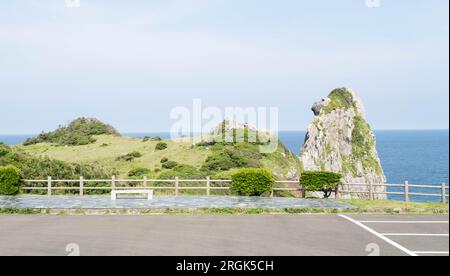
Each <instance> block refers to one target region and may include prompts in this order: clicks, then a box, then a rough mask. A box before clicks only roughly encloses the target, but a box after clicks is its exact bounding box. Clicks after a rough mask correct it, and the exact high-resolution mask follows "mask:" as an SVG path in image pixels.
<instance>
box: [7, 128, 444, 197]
mask: <svg viewBox="0 0 450 276" xmlns="http://www.w3.org/2000/svg"><path fill="white" fill-rule="evenodd" d="M305 134H306V132H304V131H282V132H280V133H279V137H280V139H281V140H282V141H283V143H284V144H285V145H286V146H287V147H288V148H289V149H290V150H291V151H292V152H294V153H296V154H299V152H300V148H301V147H302V145H303V142H304V139H305ZM375 134H376V136H377V148H378V153H379V155H380V158H381V161H382V165H383V168H384V170H385V174H386V176H387V179H388V183H390V184H401V183H404V182H405V181H409V182H410V183H412V184H422V185H440V184H441V183H447V184H448V183H449V173H448V171H449V131H448V130H418V131H414V130H411V131H404V130H401V131H400V130H399V131H393V130H389V131H388V130H386V131H375ZM125 135H127V136H131V137H139V138H140V137H143V136H146V135H147V136H160V137H162V138H163V139H167V138H169V137H170V135H169V133H134V134H125ZM32 136H33V135H0V141H2V142H4V143H6V144H9V145H15V144H20V143H22V142H24V141H25V140H26V139H27V138H28V137H32ZM395 190H396V189H391V191H395ZM399 191H400V190H399ZM412 192H425V193H440V190H435V191H434V190H421V189H412ZM390 199H397V200H402V199H403V198H402V197H400V196H390ZM412 200H413V201H440V198H432V197H416V196H413V197H412Z"/></svg>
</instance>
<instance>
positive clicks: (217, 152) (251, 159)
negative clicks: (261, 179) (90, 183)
mask: <svg viewBox="0 0 450 276" xmlns="http://www.w3.org/2000/svg"><path fill="white" fill-rule="evenodd" d="M93 138H94V139H93V140H95V141H94V142H92V143H90V144H87V145H79V146H69V145H63V146H62V145H59V144H55V143H48V142H42V143H37V144H32V145H20V146H16V147H15V150H17V151H20V152H25V153H27V154H29V155H31V156H34V157H44V156H45V157H48V158H51V159H56V160H61V161H65V162H69V163H81V164H88V165H93V166H101V167H104V168H107V169H110V170H114V171H116V172H117V174H118V175H117V176H119V177H128V176H129V173H130V171H138V172H139V171H140V172H142V173H141V174H139V173H137V174H134V176H137V177H141V176H144V175H146V176H148V177H152V178H153V177H159V176H161V175H163V176H164V175H167V172H168V171H172V170H176V169H177V168H176V167H177V166H178V169H180V168H179V167H180V166H185V167H186V166H189V168H191V169H192V170H193V173H194V174H197V175H200V176H201V175H204V176H206V175H210V176H212V177H217V178H226V177H227V175H228V174H229V173H230V172H232V171H233V170H234V169H236V168H238V167H263V168H267V169H269V170H271V171H273V172H274V173H275V174H276V175H277V177H278V178H279V179H292V178H295V177H296V176H297V174H298V173H299V172H300V168H301V165H300V161H299V159H298V158H297V157H296V156H295V155H294V154H292V153H290V152H289V151H288V150H287V149H286V148H285V147H284V146H283V145H282V144H281V143H280V146H279V147H278V150H277V151H276V152H274V153H270V154H260V153H259V149H258V146H257V145H254V144H251V143H247V142H242V143H235V144H222V143H220V144H216V145H197V146H193V145H192V143H191V141H190V139H178V140H176V141H169V140H167V141H158V139H155V140H152V139H137V138H130V137H123V136H117V135H98V136H93ZM158 144H166V148H165V149H161V150H158V149H157V145H158ZM163 148H164V147H163ZM161 161H165V162H163V163H162V162H161ZM168 162H169V163H173V164H174V166H172V167H171V166H167V165H166V166H165V165H164V164H169V163H168ZM174 162H176V163H174Z"/></svg>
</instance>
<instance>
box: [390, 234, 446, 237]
mask: <svg viewBox="0 0 450 276" xmlns="http://www.w3.org/2000/svg"><path fill="white" fill-rule="evenodd" d="M381 235H383V236H405V237H408V236H417V237H448V234H414V233H383V234H381Z"/></svg>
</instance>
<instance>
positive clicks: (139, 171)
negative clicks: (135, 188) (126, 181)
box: [128, 167, 152, 177]
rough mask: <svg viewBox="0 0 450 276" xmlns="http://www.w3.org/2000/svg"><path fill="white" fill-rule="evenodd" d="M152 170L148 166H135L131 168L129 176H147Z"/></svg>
mask: <svg viewBox="0 0 450 276" xmlns="http://www.w3.org/2000/svg"><path fill="white" fill-rule="evenodd" d="M151 172H152V171H151V170H150V169H147V168H142V167H133V168H131V170H130V171H129V172H128V176H129V177H140V176H145V175H148V174H150V173H151Z"/></svg>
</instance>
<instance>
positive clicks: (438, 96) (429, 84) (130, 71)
mask: <svg viewBox="0 0 450 276" xmlns="http://www.w3.org/2000/svg"><path fill="white" fill-rule="evenodd" d="M72 1H74V0H72ZM75 2H76V0H75ZM370 2H371V3H377V2H378V3H379V5H377V6H378V7H372V8H369V7H368V5H367V3H366V0H342V1H332V0H309V1H304V0H280V1H274V0H149V1H138V0H130V1H119V0H80V6H79V7H78V8H76V7H72V8H70V7H68V6H67V3H66V1H65V0H21V1H16V0H2V1H1V3H0V134H35V133H39V132H41V131H50V130H53V129H55V128H56V127H57V126H58V125H61V124H66V123H68V122H69V121H71V120H73V119H75V118H77V117H81V116H85V117H95V118H98V119H100V120H102V121H104V122H106V123H109V124H112V125H113V126H115V127H116V128H117V129H118V130H119V131H121V132H123V133H129V132H152V131H168V130H169V129H170V127H171V125H172V124H173V123H174V121H173V119H171V117H170V113H171V110H172V109H173V108H175V107H179V106H184V107H187V108H192V104H193V99H201V100H202V102H203V104H204V105H205V106H215V107H219V108H225V107H228V106H232V107H234V106H240V107H278V109H279V129H281V130H305V129H306V128H307V126H308V124H310V122H311V121H312V119H313V113H312V112H311V106H312V104H313V103H314V102H315V101H317V100H319V99H321V98H323V97H325V96H327V95H328V93H329V92H330V91H331V90H333V89H334V88H337V87H348V88H351V89H353V90H354V91H355V92H356V93H358V95H359V96H360V97H361V98H362V99H363V101H364V104H365V107H366V112H367V120H368V122H369V123H370V125H371V126H372V128H374V129H448V126H449V121H448V120H449V79H448V78H449V77H448V76H449V1H447V0H426V1H425V0H396V1H392V0H390V1H387V0H371V1H370Z"/></svg>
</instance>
